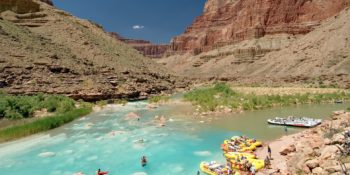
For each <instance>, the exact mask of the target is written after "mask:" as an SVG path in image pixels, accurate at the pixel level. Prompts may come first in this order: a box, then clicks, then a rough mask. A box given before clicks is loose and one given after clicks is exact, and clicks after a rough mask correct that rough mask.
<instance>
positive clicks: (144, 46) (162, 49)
mask: <svg viewBox="0 0 350 175" xmlns="http://www.w3.org/2000/svg"><path fill="white" fill-rule="evenodd" d="M110 34H111V35H112V36H113V37H114V38H116V39H117V40H119V41H122V42H124V43H126V44H128V45H130V46H131V47H133V48H134V49H136V50H137V51H139V52H140V53H141V54H142V55H144V56H147V57H150V58H161V57H163V56H164V54H165V53H166V52H167V50H168V49H169V48H170V47H169V45H166V44H153V43H151V42H150V41H146V40H134V39H127V38H124V37H122V36H120V35H119V34H117V33H115V32H112V33H110Z"/></svg>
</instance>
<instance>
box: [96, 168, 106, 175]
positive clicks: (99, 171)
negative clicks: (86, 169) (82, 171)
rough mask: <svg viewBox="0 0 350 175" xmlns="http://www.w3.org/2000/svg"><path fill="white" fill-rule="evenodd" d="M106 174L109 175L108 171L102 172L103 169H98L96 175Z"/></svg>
mask: <svg viewBox="0 0 350 175" xmlns="http://www.w3.org/2000/svg"><path fill="white" fill-rule="evenodd" d="M105 174H108V171H101V169H98V170H97V173H96V175H105Z"/></svg>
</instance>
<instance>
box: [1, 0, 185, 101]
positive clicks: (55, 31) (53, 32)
mask: <svg viewBox="0 0 350 175" xmlns="http://www.w3.org/2000/svg"><path fill="white" fill-rule="evenodd" d="M8 2H10V1H6V0H4V1H0V7H3V6H1V4H3V3H8ZM11 2H14V1H11ZM16 2H17V1H16ZM18 2H30V3H31V4H32V5H33V7H36V5H35V4H38V5H39V7H38V8H33V9H35V10H33V9H32V8H31V6H26V7H27V8H29V9H25V8H24V7H23V8H24V9H25V10H24V11H20V12H19V11H18V9H19V8H22V7H19V6H17V5H18V4H16V3H15V4H10V5H11V6H7V7H8V9H6V11H4V12H2V13H1V12H0V17H2V19H0V90H1V91H6V92H8V93H11V94H35V93H38V92H44V93H51V94H64V95H67V96H70V97H73V98H75V99H84V100H87V101H95V100H102V99H112V98H125V99H143V98H146V97H148V96H150V95H152V94H157V93H161V92H167V91H171V90H173V89H174V88H176V87H179V86H183V84H182V85H180V84H179V82H180V81H178V79H177V78H176V77H174V76H171V75H169V74H168V73H167V71H166V70H165V69H163V68H162V67H160V66H158V65H157V64H156V63H154V62H153V61H152V60H150V59H149V58H146V57H144V56H142V55H141V54H139V53H138V52H137V51H135V50H134V49H132V48H131V47H130V46H128V45H126V44H125V43H122V42H120V41H117V40H116V39H114V38H112V37H111V36H110V35H109V34H108V33H106V32H105V31H103V29H102V28H100V27H99V26H97V25H95V24H93V23H91V22H89V21H87V20H82V19H78V18H76V17H74V16H72V15H70V14H68V13H66V12H64V11H61V10H58V9H55V8H54V7H52V6H50V5H48V4H46V3H43V2H40V1H39V0H32V1H29V0H26V1H24V0H23V1H22V0H21V1H18ZM37 9H38V10H39V11H37ZM8 10H11V11H8ZM22 12H23V13H22Z"/></svg>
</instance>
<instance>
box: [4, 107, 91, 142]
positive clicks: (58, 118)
mask: <svg viewBox="0 0 350 175" xmlns="http://www.w3.org/2000/svg"><path fill="white" fill-rule="evenodd" d="M91 111H92V108H79V109H74V110H71V111H69V112H65V113H62V114H57V115H54V116H50V117H46V118H41V119H37V120H35V121H33V122H31V123H26V124H21V125H17V126H13V127H10V128H5V129H2V130H0V142H4V141H10V140H13V139H16V138H21V137H25V136H28V135H32V134H36V133H39V132H42V131H47V130H50V129H54V128H57V127H59V126H61V125H63V124H65V123H68V122H71V121H73V120H74V119H77V118H79V117H82V116H84V115H87V114H89V113H90V112H91Z"/></svg>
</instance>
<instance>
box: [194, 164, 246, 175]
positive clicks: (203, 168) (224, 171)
mask: <svg viewBox="0 0 350 175" xmlns="http://www.w3.org/2000/svg"><path fill="white" fill-rule="evenodd" d="M199 168H200V170H201V171H202V172H204V173H205V174H208V175H222V174H224V175H227V170H228V168H227V166H224V165H221V164H218V163H214V164H211V165H209V163H208V162H201V163H200V165H199ZM217 168H219V169H220V170H221V172H222V174H219V173H217V172H215V171H213V170H212V169H217ZM234 175H240V173H239V172H236V173H235V174H234Z"/></svg>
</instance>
